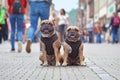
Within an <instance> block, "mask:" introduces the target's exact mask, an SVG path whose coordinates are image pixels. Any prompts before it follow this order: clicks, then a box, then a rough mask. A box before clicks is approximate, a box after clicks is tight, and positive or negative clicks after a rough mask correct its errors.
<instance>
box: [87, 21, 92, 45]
mask: <svg viewBox="0 0 120 80" xmlns="http://www.w3.org/2000/svg"><path fill="white" fill-rule="evenodd" d="M86 28H87V32H88V38H89V41H88V42H89V43H93V42H94V22H93V20H89V24H88V25H87V26H86Z"/></svg>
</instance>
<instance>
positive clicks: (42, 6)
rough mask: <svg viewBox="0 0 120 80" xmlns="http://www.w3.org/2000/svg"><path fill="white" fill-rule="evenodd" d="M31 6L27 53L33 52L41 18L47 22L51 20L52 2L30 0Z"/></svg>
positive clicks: (48, 0)
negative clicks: (33, 42)
mask: <svg viewBox="0 0 120 80" xmlns="http://www.w3.org/2000/svg"><path fill="white" fill-rule="evenodd" d="M28 1H29V5H30V24H31V26H30V29H29V31H28V40H27V45H26V52H28V53H30V52H31V43H32V41H33V39H34V37H35V32H36V29H37V26H38V20H39V18H40V19H41V20H46V19H48V18H49V11H50V4H51V2H52V0H28Z"/></svg>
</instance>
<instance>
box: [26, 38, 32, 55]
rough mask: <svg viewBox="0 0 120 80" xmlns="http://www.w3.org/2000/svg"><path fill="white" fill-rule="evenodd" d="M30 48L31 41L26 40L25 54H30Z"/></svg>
mask: <svg viewBox="0 0 120 80" xmlns="http://www.w3.org/2000/svg"><path fill="white" fill-rule="evenodd" d="M30 46H31V40H28V41H27V45H26V52H27V53H30V52H31V48H30Z"/></svg>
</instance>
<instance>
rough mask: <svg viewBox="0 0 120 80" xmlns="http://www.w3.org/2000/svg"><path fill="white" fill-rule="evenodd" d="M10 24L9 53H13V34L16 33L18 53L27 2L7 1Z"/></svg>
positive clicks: (18, 0)
mask: <svg viewBox="0 0 120 80" xmlns="http://www.w3.org/2000/svg"><path fill="white" fill-rule="evenodd" d="M8 6H9V10H8V12H9V15H10V16H9V17H10V24H11V51H15V32H16V31H17V38H18V52H21V51H22V24H23V20H24V14H25V9H26V7H27V0H8ZM16 29H17V30H16Z"/></svg>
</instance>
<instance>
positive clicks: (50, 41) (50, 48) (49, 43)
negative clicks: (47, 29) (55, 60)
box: [41, 34, 58, 55]
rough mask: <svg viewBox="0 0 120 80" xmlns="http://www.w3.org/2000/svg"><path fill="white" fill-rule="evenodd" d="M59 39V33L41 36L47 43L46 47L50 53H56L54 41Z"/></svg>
mask: <svg viewBox="0 0 120 80" xmlns="http://www.w3.org/2000/svg"><path fill="white" fill-rule="evenodd" d="M57 39H58V37H57V34H54V35H53V36H52V37H50V38H47V37H41V41H42V42H43V43H44V44H45V48H46V51H47V54H48V55H53V54H54V49H53V43H54V42H55V41H56V40H57Z"/></svg>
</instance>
